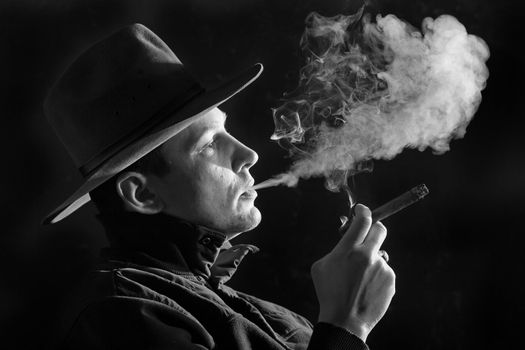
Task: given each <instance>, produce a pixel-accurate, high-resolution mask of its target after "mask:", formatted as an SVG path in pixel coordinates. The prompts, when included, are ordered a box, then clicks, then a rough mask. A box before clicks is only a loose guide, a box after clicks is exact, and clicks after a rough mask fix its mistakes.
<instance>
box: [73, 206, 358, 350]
mask: <svg viewBox="0 0 525 350" xmlns="http://www.w3.org/2000/svg"><path fill="white" fill-rule="evenodd" d="M101 220H102V221H103V222H104V224H105V226H106V228H107V229H108V237H109V238H110V241H111V243H112V244H111V248H109V249H107V250H105V252H104V254H103V255H104V261H103V262H102V264H101V265H100V266H99V267H98V268H97V269H96V270H95V271H93V272H92V273H90V275H89V276H87V278H86V280H85V282H84V283H83V286H82V287H81V288H80V290H81V292H80V293H79V297H78V298H77V299H76V300H75V302H73V303H71V305H72V306H71V307H69V308H68V311H69V314H70V316H69V317H65V319H67V320H68V321H66V322H67V324H70V326H68V327H67V328H68V330H67V335H66V337H65V340H64V342H63V348H64V349H77V350H80V349H126V350H130V349H177V350H179V349H180V350H182V349H203V350H204V349H217V350H221V349H225V350H226V349H227V350H236V349H237V350H250V349H264V350H283V349H308V350H317V349H324V350H330V349H334V350H335V349H367V346H366V344H364V343H363V342H362V341H361V340H360V339H359V338H357V337H356V336H354V335H352V334H351V333H349V332H347V331H346V330H344V329H341V328H339V327H335V326H332V325H329V324H323V323H319V324H317V325H316V326H315V327H314V326H313V325H312V323H310V321H308V320H307V319H306V318H304V317H302V316H300V315H298V314H296V313H294V312H292V311H290V310H288V309H286V308H284V307H282V306H279V305H277V304H274V303H271V302H268V301H265V300H262V299H259V298H257V297H255V296H251V295H248V294H245V293H242V292H239V291H236V290H234V289H232V288H230V287H228V286H227V285H226V284H225V283H226V282H227V281H228V280H229V278H230V277H231V276H232V275H233V273H234V272H235V270H236V268H237V267H238V265H239V263H240V261H242V259H243V258H244V256H246V254H248V251H249V249H250V247H249V246H247V245H243V246H239V247H231V245H229V243H228V242H227V241H226V240H225V238H224V236H222V235H221V234H219V233H216V232H212V231H209V230H206V229H204V228H202V227H198V226H195V225H191V224H188V223H186V222H183V221H180V220H176V219H174V218H170V217H165V216H163V217H162V218H161V219H159V218H156V219H153V218H151V217H146V216H145V215H141V214H122V215H119V216H115V215H112V216H111V217H105V218H104V217H101Z"/></svg>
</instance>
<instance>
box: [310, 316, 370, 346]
mask: <svg viewBox="0 0 525 350" xmlns="http://www.w3.org/2000/svg"><path fill="white" fill-rule="evenodd" d="M308 350H368V346H367V345H366V344H365V343H364V342H363V341H362V340H361V338H359V337H358V336H356V335H354V334H352V333H350V332H348V331H347V330H346V329H344V328H341V327H337V326H334V325H332V324H330V323H325V322H319V323H317V324H316V325H315V327H314V331H313V333H312V337H311V338H310V343H309V344H308Z"/></svg>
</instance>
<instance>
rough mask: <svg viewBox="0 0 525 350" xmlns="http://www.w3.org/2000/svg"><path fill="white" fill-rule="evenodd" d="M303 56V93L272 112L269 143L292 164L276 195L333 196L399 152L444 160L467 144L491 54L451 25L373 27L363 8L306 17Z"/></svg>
mask: <svg viewBox="0 0 525 350" xmlns="http://www.w3.org/2000/svg"><path fill="white" fill-rule="evenodd" d="M301 47H302V49H303V51H304V53H305V55H306V62H307V63H306V66H305V67H303V68H302V69H301V71H300V80H299V86H298V88H297V90H296V91H295V92H294V93H292V94H290V95H288V96H287V97H286V100H285V102H284V103H283V105H281V106H280V107H278V108H276V109H274V110H273V116H274V122H275V133H274V134H273V135H272V139H274V140H278V141H279V144H281V145H282V146H283V147H285V148H286V149H289V150H290V153H291V155H292V156H293V157H294V163H293V165H292V167H291V169H290V170H289V171H288V172H287V173H285V174H281V175H280V176H278V177H277V179H273V184H274V185H275V184H280V183H284V184H287V185H295V183H297V180H298V179H299V178H307V177H310V176H325V177H326V178H327V179H328V180H329V181H328V183H330V182H332V184H331V185H330V186H332V187H334V186H335V187H337V186H341V185H343V183H342V182H346V176H340V174H341V173H342V172H343V173H346V172H347V171H351V172H352V171H353V170H355V169H356V166H357V165H358V164H360V163H362V162H363V161H367V160H371V159H391V158H393V157H394V156H396V155H397V154H399V153H400V152H401V151H402V150H403V149H404V148H417V149H419V150H421V151H422V150H424V149H426V148H427V147H430V148H431V149H432V150H433V151H434V152H435V153H437V154H441V153H443V152H446V151H447V150H449V143H450V141H451V139H453V138H460V137H463V135H464V134H465V130H466V127H467V125H468V123H469V122H470V120H471V119H472V117H473V115H474V113H475V112H476V110H477V108H478V106H479V103H480V102H481V90H483V88H484V87H485V82H486V80H487V78H488V69H487V67H486V65H485V62H486V60H487V59H488V57H489V50H488V47H487V45H486V44H485V42H484V41H483V40H482V39H480V38H478V37H476V36H474V35H469V34H468V33H467V32H466V30H465V27H464V26H463V25H462V24H461V23H459V22H458V20H457V19H456V18H454V17H452V16H448V15H443V16H440V17H438V18H436V19H431V18H426V19H425V20H424V21H423V24H422V29H421V31H418V30H417V29H416V28H414V27H412V26H411V25H410V24H408V23H406V22H404V21H402V20H401V19H399V18H397V17H396V16H394V15H388V16H385V17H382V16H378V17H377V18H376V22H375V23H374V22H373V21H371V19H370V17H369V16H368V15H363V8H362V9H361V10H360V11H359V12H358V13H356V14H354V15H352V16H342V15H341V16H336V17H330V18H327V17H323V16H321V15H319V14H317V13H311V14H310V15H309V16H308V17H307V19H306V29H305V31H304V34H303V36H302V39H301ZM334 174H335V175H334ZM338 174H339V175H338ZM271 181H272V180H271ZM334 181H335V183H334ZM261 187H262V186H261Z"/></svg>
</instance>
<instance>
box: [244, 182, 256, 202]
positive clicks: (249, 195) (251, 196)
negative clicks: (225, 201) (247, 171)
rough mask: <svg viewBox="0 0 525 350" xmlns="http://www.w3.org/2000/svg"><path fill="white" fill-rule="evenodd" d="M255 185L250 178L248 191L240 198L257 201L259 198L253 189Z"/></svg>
mask: <svg viewBox="0 0 525 350" xmlns="http://www.w3.org/2000/svg"><path fill="white" fill-rule="evenodd" d="M254 183H255V180H254V179H253V178H250V179H249V180H248V183H247V186H246V190H245V191H244V192H242V193H241V195H240V198H243V199H255V198H256V197H257V192H256V191H255V190H253V189H252V187H253V185H254Z"/></svg>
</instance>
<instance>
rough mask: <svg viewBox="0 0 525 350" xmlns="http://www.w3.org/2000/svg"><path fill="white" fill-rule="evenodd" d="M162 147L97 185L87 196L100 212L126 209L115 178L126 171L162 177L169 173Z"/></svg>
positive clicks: (118, 211)
mask: <svg viewBox="0 0 525 350" xmlns="http://www.w3.org/2000/svg"><path fill="white" fill-rule="evenodd" d="M161 149H162V147H157V148H155V149H154V150H153V151H151V152H150V153H148V154H147V155H145V156H144V157H142V158H140V159H139V160H137V161H136V162H135V163H133V164H131V165H130V166H128V167H127V168H125V169H124V170H122V171H120V172H119V173H118V174H116V175H114V176H113V177H112V178H110V179H109V180H107V181H106V182H104V183H103V184H102V185H100V186H98V187H97V188H95V189H94V190H92V191H91V192H89V196H90V197H91V200H92V201H93V203H94V204H95V206H96V207H97V209H98V211H99V213H101V214H111V213H122V212H124V211H126V209H125V206H124V202H123V201H122V198H120V196H119V195H118V194H117V186H116V185H117V179H118V177H119V176H120V175H121V174H123V173H125V172H128V171H136V172H139V173H141V174H144V175H150V174H151V175H156V176H159V177H162V176H164V175H167V174H168V173H169V164H168V161H167V160H166V158H165V157H164V155H163V154H162V152H161Z"/></svg>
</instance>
